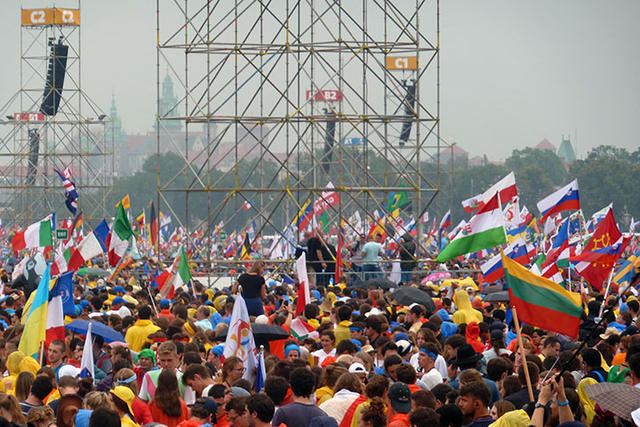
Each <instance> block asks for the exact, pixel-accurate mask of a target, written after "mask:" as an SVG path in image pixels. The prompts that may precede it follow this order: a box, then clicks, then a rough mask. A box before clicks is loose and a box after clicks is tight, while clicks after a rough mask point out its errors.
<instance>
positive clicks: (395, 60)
mask: <svg viewBox="0 0 640 427" xmlns="http://www.w3.org/2000/svg"><path fill="white" fill-rule="evenodd" d="M385 65H386V67H387V70H417V69H418V57H417V56H387V57H386V59H385Z"/></svg>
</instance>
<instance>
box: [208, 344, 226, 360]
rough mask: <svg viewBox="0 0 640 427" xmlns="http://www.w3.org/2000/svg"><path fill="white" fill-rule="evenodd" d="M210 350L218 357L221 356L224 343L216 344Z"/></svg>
mask: <svg viewBox="0 0 640 427" xmlns="http://www.w3.org/2000/svg"><path fill="white" fill-rule="evenodd" d="M211 352H213V354H215V355H216V356H218V357H220V356H222V354H223V353H224V345H223V344H218V345H217V346H215V347H212V348H211Z"/></svg>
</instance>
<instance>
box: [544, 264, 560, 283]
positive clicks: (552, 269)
mask: <svg viewBox="0 0 640 427" xmlns="http://www.w3.org/2000/svg"><path fill="white" fill-rule="evenodd" d="M539 275H540V276H542V277H545V278H547V279H550V280H553V281H554V282H555V283H558V284H562V283H563V282H564V279H563V278H562V273H561V272H560V269H559V268H558V264H557V263H551V264H549V265H547V266H546V267H544V268H543V269H542V271H541V272H540V274H539Z"/></svg>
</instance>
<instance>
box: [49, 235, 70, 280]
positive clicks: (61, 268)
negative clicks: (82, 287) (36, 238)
mask: <svg viewBox="0 0 640 427" xmlns="http://www.w3.org/2000/svg"><path fill="white" fill-rule="evenodd" d="M71 242H72V241H71V240H69V244H68V245H67V247H66V248H65V247H61V245H60V246H58V251H57V253H56V257H55V259H54V261H53V264H51V275H52V276H57V275H58V274H62V273H66V272H67V270H68V268H69V267H68V266H69V260H70V259H71V253H72V252H73V251H72V249H73V245H71Z"/></svg>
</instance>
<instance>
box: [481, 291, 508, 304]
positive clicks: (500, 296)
mask: <svg viewBox="0 0 640 427" xmlns="http://www.w3.org/2000/svg"><path fill="white" fill-rule="evenodd" d="M482 300H483V301H484V302H508V301H509V291H500V292H494V293H492V294H489V295H487V296H486V297H484V298H483V299H482Z"/></svg>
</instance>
